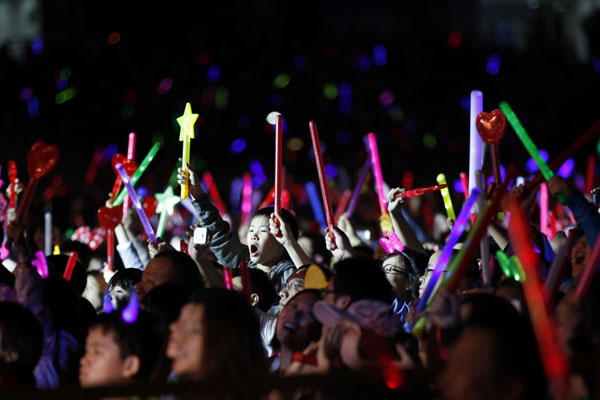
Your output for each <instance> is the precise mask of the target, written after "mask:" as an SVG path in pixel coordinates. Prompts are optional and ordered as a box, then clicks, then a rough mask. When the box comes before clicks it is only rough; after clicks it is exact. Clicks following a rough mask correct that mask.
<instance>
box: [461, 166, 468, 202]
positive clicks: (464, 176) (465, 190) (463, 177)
mask: <svg viewBox="0 0 600 400" xmlns="http://www.w3.org/2000/svg"><path fill="white" fill-rule="evenodd" d="M459 176H460V181H461V183H462V187H463V193H464V195H465V199H466V198H468V197H469V177H468V176H467V174H466V172H461V173H460V174H459Z"/></svg>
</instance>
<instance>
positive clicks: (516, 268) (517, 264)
mask: <svg viewBox="0 0 600 400" xmlns="http://www.w3.org/2000/svg"><path fill="white" fill-rule="evenodd" d="M510 266H511V268H512V270H513V275H514V278H515V281H518V282H525V279H526V277H525V270H524V269H523V265H522V264H521V261H520V260H519V258H518V257H517V256H512V257H511V258H510Z"/></svg>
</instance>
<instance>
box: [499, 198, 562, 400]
mask: <svg viewBox="0 0 600 400" xmlns="http://www.w3.org/2000/svg"><path fill="white" fill-rule="evenodd" d="M508 209H509V211H510V225H509V227H508V232H509V235H510V239H511V243H512V246H513V249H514V250H515V254H516V255H517V257H518V258H519V260H520V261H521V265H522V266H523V270H524V271H525V275H526V277H527V279H526V280H525V282H524V283H523V290H524V293H525V300H526V301H527V306H528V308H529V315H530V316H531V322H532V324H533V328H534V331H535V336H536V339H537V343H538V348H539V351H540V356H541V357H542V361H543V365H544V370H545V372H546V376H547V377H548V380H549V381H552V382H554V383H555V384H556V388H557V390H558V392H557V394H558V398H565V397H564V394H565V393H566V389H567V378H568V372H569V362H568V359H567V358H566V357H565V355H564V354H563V353H562V351H561V348H560V345H559V343H558V338H557V336H556V330H555V326H554V322H553V321H552V318H551V316H550V315H549V314H548V310H547V309H546V303H545V299H544V292H543V288H542V284H541V283H540V280H539V260H538V257H537V254H536V253H535V250H534V248H533V238H532V234H531V226H530V224H529V221H528V220H527V217H526V216H525V215H524V213H523V211H522V210H521V207H520V205H519V203H518V202H517V201H516V200H515V199H510V200H509V207H508Z"/></svg>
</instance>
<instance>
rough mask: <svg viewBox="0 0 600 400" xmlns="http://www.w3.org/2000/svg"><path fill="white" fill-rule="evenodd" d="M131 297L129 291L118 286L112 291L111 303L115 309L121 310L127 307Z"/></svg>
mask: <svg viewBox="0 0 600 400" xmlns="http://www.w3.org/2000/svg"><path fill="white" fill-rule="evenodd" d="M130 297H131V295H130V293H129V291H128V290H127V289H124V288H123V287H121V286H119V285H116V286H113V287H112V288H111V289H110V302H111V303H112V305H113V307H114V308H115V309H117V310H120V309H122V308H124V307H126V306H127V303H129V298H130Z"/></svg>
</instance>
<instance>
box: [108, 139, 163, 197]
mask: <svg viewBox="0 0 600 400" xmlns="http://www.w3.org/2000/svg"><path fill="white" fill-rule="evenodd" d="M161 146H162V144H161V143H160V142H156V143H154V145H152V148H151V149H150V151H149V152H148V154H146V157H144V159H143V160H142V162H141V163H140V165H139V167H137V169H136V170H135V172H134V173H133V175H132V176H131V185H132V186H135V184H136V183H137V182H138V180H139V179H140V177H141V176H142V174H143V173H144V172H145V171H146V169H147V168H148V165H150V162H151V161H152V160H154V157H155V156H156V153H158V150H160V147H161ZM126 196H127V188H124V189H123V190H121V193H119V195H118V196H117V198H116V199H115V200H114V201H113V206H120V205H121V204H123V201H124V200H125V197H126Z"/></svg>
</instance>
